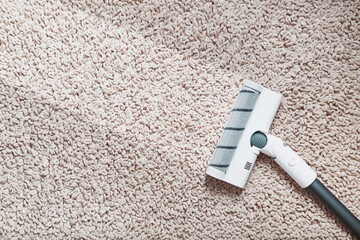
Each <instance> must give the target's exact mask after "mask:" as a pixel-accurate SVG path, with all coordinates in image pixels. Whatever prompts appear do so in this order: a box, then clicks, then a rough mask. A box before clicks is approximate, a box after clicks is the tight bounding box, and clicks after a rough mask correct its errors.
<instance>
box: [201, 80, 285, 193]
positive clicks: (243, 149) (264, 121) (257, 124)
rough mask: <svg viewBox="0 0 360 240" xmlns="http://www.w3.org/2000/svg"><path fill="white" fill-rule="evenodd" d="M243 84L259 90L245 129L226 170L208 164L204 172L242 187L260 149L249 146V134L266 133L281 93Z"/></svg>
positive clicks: (248, 83) (249, 83)
mask: <svg viewBox="0 0 360 240" xmlns="http://www.w3.org/2000/svg"><path fill="white" fill-rule="evenodd" d="M244 85H245V86H246V87H248V88H252V89H254V90H256V91H258V92H260V94H259V97H258V99H257V101H256V104H255V106H254V108H253V110H252V112H251V115H250V118H249V119H248V121H247V124H246V126H245V130H244V132H243V134H242V136H241V138H240V140H239V142H238V144H237V148H236V150H235V153H234V155H233V158H232V160H231V162H230V165H229V167H228V169H227V171H226V172H222V171H220V170H218V169H216V168H214V167H212V166H209V167H208V169H207V171H206V173H207V174H208V175H210V176H212V177H215V178H217V179H220V180H223V181H225V182H228V183H230V184H233V185H235V186H238V187H241V188H244V187H245V184H246V182H247V180H248V178H249V175H250V172H251V170H252V168H253V166H254V164H255V161H256V158H257V155H258V154H259V153H260V151H259V150H258V149H257V148H255V147H251V146H250V138H251V135H252V134H253V133H254V132H256V131H262V132H264V133H267V132H268V131H269V128H270V125H271V123H272V121H273V119H274V117H275V114H276V112H277V110H278V108H279V105H280V102H281V98H282V95H281V94H279V93H276V92H273V91H271V90H269V89H267V88H264V87H262V86H260V85H258V84H256V83H254V82H251V81H244Z"/></svg>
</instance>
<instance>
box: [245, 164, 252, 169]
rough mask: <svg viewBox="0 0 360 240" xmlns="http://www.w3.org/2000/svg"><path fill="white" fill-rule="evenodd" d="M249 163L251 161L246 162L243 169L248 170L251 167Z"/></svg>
mask: <svg viewBox="0 0 360 240" xmlns="http://www.w3.org/2000/svg"><path fill="white" fill-rule="evenodd" d="M251 165H252V163H251V162H246V164H245V167H244V168H245V169H246V170H250V168H251Z"/></svg>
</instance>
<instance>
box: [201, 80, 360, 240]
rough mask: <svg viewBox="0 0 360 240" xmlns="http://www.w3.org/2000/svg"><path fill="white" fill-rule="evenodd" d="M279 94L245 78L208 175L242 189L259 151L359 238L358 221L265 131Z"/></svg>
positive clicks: (294, 155)
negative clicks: (273, 161)
mask: <svg viewBox="0 0 360 240" xmlns="http://www.w3.org/2000/svg"><path fill="white" fill-rule="evenodd" d="M281 98H282V95H281V94H279V93H276V92H273V91H271V90H269V89H266V88H264V87H262V86H260V85H258V84H256V83H254V82H251V81H245V82H244V88H243V89H242V90H241V91H240V93H239V96H238V98H237V100H236V103H235V107H234V108H233V110H232V111H231V114H230V117H229V120H228V122H227V124H226V127H225V129H224V131H223V134H222V136H221V138H220V140H219V143H218V145H217V147H216V149H215V152H214V155H213V157H212V159H211V161H210V164H209V167H208V169H207V174H209V175H210V176H213V177H215V178H217V179H220V180H223V181H225V182H228V183H230V184H233V185H235V186H238V187H241V188H244V187H245V184H246V182H247V180H248V178H249V175H250V172H251V170H252V168H253V166H254V163H255V161H256V157H257V156H258V154H259V153H260V152H262V153H264V154H266V155H269V156H271V157H274V158H275V162H277V163H278V164H279V165H280V166H281V167H282V168H283V169H284V170H285V171H286V172H287V173H288V174H289V175H290V176H291V177H292V178H293V179H294V180H295V181H296V182H297V183H298V184H299V185H300V186H301V187H302V188H308V189H309V190H310V191H311V192H313V193H314V194H315V195H316V196H317V197H318V198H319V199H320V200H321V201H322V202H323V203H324V204H325V205H326V206H327V207H328V208H329V209H330V210H331V211H332V212H333V213H334V214H335V215H336V216H338V218H339V219H340V220H341V221H342V222H343V223H344V224H345V225H346V226H347V227H348V228H349V229H350V230H351V231H352V232H353V233H354V235H355V236H356V237H357V238H360V221H359V219H358V218H356V217H355V216H354V214H352V213H351V212H350V211H349V210H348V209H347V208H346V207H345V206H344V205H343V204H342V203H341V202H340V201H339V200H338V199H337V198H336V197H335V196H334V195H333V194H332V193H331V192H330V191H329V190H328V189H327V188H326V187H325V186H324V185H323V184H322V183H321V182H320V181H319V180H318V179H317V175H316V173H315V172H314V171H313V170H312V169H311V168H310V166H309V165H308V164H307V163H306V162H305V161H304V160H303V159H302V158H301V157H299V156H298V155H297V154H296V153H295V152H294V151H293V150H292V149H291V148H290V147H288V146H285V145H284V143H283V141H282V140H281V139H280V138H278V137H275V136H272V135H270V134H268V131H269V128H270V125H271V123H272V121H273V119H274V117H275V114H276V112H277V110H278V108H279V105H280V102H281Z"/></svg>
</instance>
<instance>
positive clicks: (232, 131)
mask: <svg viewBox="0 0 360 240" xmlns="http://www.w3.org/2000/svg"><path fill="white" fill-rule="evenodd" d="M258 96H259V92H258V91H256V90H254V89H251V88H248V87H245V88H243V89H242V90H241V91H240V92H239V95H238V97H237V99H236V102H235V106H234V108H233V109H232V111H231V113H230V117H229V119H228V121H227V123H226V127H225V128H224V131H223V133H222V135H221V138H220V140H219V142H218V144H217V147H216V149H215V152H214V155H213V157H212V159H211V161H210V166H211V167H214V168H216V169H218V170H220V171H223V172H226V171H227V169H228V167H229V165H230V162H231V160H232V158H233V156H234V153H235V151H236V148H237V145H238V142H239V140H240V138H241V136H242V134H243V131H244V130H245V127H246V123H247V121H248V119H249V117H250V115H251V112H252V111H253V108H254V106H255V103H256V100H257V98H258Z"/></svg>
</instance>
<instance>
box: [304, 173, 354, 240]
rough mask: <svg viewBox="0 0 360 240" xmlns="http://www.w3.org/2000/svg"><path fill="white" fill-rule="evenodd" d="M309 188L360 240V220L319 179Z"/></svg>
mask: <svg viewBox="0 0 360 240" xmlns="http://www.w3.org/2000/svg"><path fill="white" fill-rule="evenodd" d="M307 188H308V189H309V190H310V191H311V192H312V193H313V194H314V195H316V196H317V198H318V199H320V200H321V202H322V203H324V204H325V205H326V206H327V207H328V208H329V209H330V210H331V211H332V212H333V213H334V214H335V215H336V216H337V217H338V218H339V219H340V220H341V221H342V222H343V223H344V224H345V225H346V226H347V227H348V228H349V229H350V230H351V231H352V232H353V233H354V234H355V236H356V238H357V239H360V220H359V219H358V218H357V217H355V216H354V214H352V213H351V212H350V211H349V209H347V208H346V207H345V205H344V204H342V203H341V202H340V201H339V199H337V198H336V197H335V196H334V195H333V194H332V193H331V192H330V191H329V190H328V189H327V188H326V187H325V186H324V185H323V184H322V183H321V182H320V181H319V179H315V181H314V182H313V183H312V184H311V185H310V186H309V187H307Z"/></svg>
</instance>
